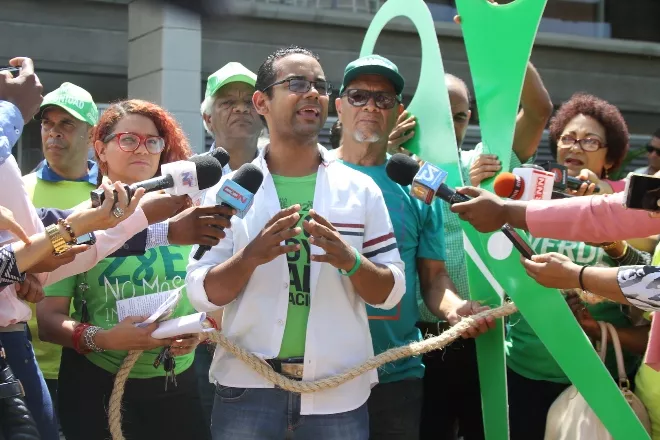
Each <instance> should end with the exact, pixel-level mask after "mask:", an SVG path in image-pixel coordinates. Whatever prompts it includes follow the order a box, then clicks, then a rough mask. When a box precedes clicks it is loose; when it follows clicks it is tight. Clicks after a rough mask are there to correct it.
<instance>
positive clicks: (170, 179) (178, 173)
mask: <svg viewBox="0 0 660 440" xmlns="http://www.w3.org/2000/svg"><path fill="white" fill-rule="evenodd" d="M160 171H161V174H162V175H161V176H158V177H154V178H152V179H148V180H144V181H142V182H137V183H134V184H132V185H126V186H125V188H126V192H127V193H128V196H129V198H130V197H133V194H134V193H135V191H136V190H137V189H138V188H144V189H145V192H151V191H159V190H161V189H164V190H165V191H166V192H167V193H169V194H171V195H175V196H180V195H184V194H195V193H197V192H198V191H200V190H205V189H207V188H210V187H212V186H213V185H215V184H216V183H218V182H219V181H220V178H221V177H222V166H221V165H220V162H219V161H218V160H217V159H215V158H214V157H212V156H193V157H191V158H190V159H188V160H180V161H177V162H171V163H166V164H163V165H161V167H160ZM90 198H91V200H92V206H93V207H94V208H96V207H98V206H101V204H102V203H103V201H104V200H105V192H104V191H103V189H102V188H98V189H95V190H94V191H92V192H91V193H90Z"/></svg>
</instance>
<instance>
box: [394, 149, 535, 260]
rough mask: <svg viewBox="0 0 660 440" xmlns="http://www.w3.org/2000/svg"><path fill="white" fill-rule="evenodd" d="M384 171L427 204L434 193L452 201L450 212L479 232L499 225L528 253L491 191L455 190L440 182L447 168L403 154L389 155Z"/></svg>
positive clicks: (522, 250)
mask: <svg viewBox="0 0 660 440" xmlns="http://www.w3.org/2000/svg"><path fill="white" fill-rule="evenodd" d="M386 172H387V175H388V177H389V178H390V179H392V180H393V181H395V182H396V183H398V184H399V185H402V186H408V185H411V184H412V186H411V189H410V194H411V195H412V196H413V197H415V198H417V199H419V200H422V201H424V203H426V204H430V203H431V202H432V201H433V198H434V197H440V198H441V199H442V200H444V201H446V202H447V203H449V204H451V205H452V207H451V210H452V212H455V213H457V214H459V217H460V218H461V220H464V221H468V222H470V223H471V224H472V226H474V228H475V229H476V230H477V231H479V232H493V231H496V230H497V229H500V228H501V229H502V232H503V233H504V234H505V235H506V236H507V238H509V240H511V242H512V243H513V244H514V246H516V248H517V249H518V250H519V251H521V253H523V252H524V253H526V254H529V249H528V248H526V244H525V243H524V241H523V240H522V238H521V237H520V236H519V235H518V234H517V233H516V232H515V230H514V229H513V228H511V227H510V226H509V225H508V224H507V223H508V222H507V220H508V219H507V209H506V203H505V202H504V201H503V200H502V199H500V198H499V197H497V196H495V195H494V194H492V193H491V192H489V191H486V190H484V189H480V188H472V187H467V188H461V189H460V192H456V191H455V190H454V189H452V188H449V187H448V186H447V185H445V184H444V183H443V182H444V180H445V179H446V178H447V172H445V171H443V170H441V169H440V168H438V167H436V166H434V165H432V164H430V163H428V162H426V163H424V165H422V167H421V168H420V166H419V164H418V163H417V162H416V161H415V160H414V159H412V158H410V157H408V156H406V155H404V154H395V155H394V156H392V157H391V158H390V160H389V162H388V163H387V167H386ZM468 196H471V197H475V198H474V199H470V197H468Z"/></svg>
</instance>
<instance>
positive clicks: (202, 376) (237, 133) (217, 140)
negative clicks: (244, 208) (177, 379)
mask: <svg viewBox="0 0 660 440" xmlns="http://www.w3.org/2000/svg"><path fill="white" fill-rule="evenodd" d="M256 80H257V75H255V74H254V73H253V72H251V71H250V70H249V69H247V68H246V67H245V66H243V65H242V64H241V63H236V62H231V63H227V64H225V65H224V66H223V67H222V68H220V69H219V70H217V71H216V72H215V73H213V74H212V75H211V76H209V78H208V80H207V82H206V93H205V94H204V101H203V102H202V105H201V109H200V110H201V113H202V118H203V121H204V128H205V129H206V131H207V132H208V133H209V134H210V135H211V136H213V139H214V142H213V146H212V147H211V149H214V148H216V146H217V147H222V148H224V149H225V150H227V152H228V153H229V156H230V157H229V163H228V164H227V165H225V167H224V169H223V170H222V174H223V175H227V174H229V173H231V172H232V170H237V169H238V168H240V166H241V165H243V164H245V163H248V162H252V161H253V160H254V158H255V157H257V154H258V148H257V142H258V140H259V135H260V134H261V131H262V129H263V125H262V123H261V118H259V114H258V113H257V112H256V110H255V109H254V106H253V105H252V94H253V93H254V84H255V81H256ZM213 317H214V318H216V321H218V322H220V323H221V321H222V314H218V315H217V316H213ZM212 350H213V346H211V345H207V344H200V345H199V346H198V347H197V351H196V353H195V370H196V371H197V383H198V387H199V396H200V399H201V400H202V406H203V408H204V414H205V416H206V417H207V420H208V422H209V424H210V423H211V411H212V410H213V399H214V397H215V386H214V385H213V384H211V383H210V382H209V369H210V368H211V361H212V360H213V352H212Z"/></svg>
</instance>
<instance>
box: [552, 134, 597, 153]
mask: <svg viewBox="0 0 660 440" xmlns="http://www.w3.org/2000/svg"><path fill="white" fill-rule="evenodd" d="M575 144H578V145H579V146H580V148H582V149H583V150H584V151H587V152H593V151H598V150H599V149H601V148H603V143H602V142H601V141H600V140H598V139H596V138H584V139H577V138H575V137H573V136H570V135H564V136H562V137H560V138H559V143H558V144H557V147H559V148H571V147H572V146H573V145H575Z"/></svg>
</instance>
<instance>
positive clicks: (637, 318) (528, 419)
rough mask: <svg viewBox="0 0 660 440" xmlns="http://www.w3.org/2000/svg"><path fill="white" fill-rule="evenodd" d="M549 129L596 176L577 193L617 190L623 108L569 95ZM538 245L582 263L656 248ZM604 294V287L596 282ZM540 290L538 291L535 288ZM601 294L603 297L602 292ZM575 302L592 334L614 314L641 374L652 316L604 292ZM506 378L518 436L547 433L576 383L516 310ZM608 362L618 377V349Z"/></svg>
mask: <svg viewBox="0 0 660 440" xmlns="http://www.w3.org/2000/svg"><path fill="white" fill-rule="evenodd" d="M550 137H551V141H553V142H554V143H555V145H553V147H552V152H553V155H554V156H555V157H556V159H557V162H558V163H559V164H561V165H564V166H566V167H567V168H568V172H569V175H571V176H573V177H579V178H581V179H583V180H586V179H588V180H590V181H591V182H592V183H591V184H586V183H583V184H582V186H581V187H580V188H579V189H578V190H577V191H573V190H571V192H572V194H573V195H575V196H583V195H589V194H591V193H593V192H594V188H595V185H598V186H599V187H600V192H601V193H611V192H614V190H615V189H617V188H618V186H619V185H620V184H621V182H617V181H612V180H609V179H608V174H609V173H610V172H612V171H614V170H616V169H617V168H618V167H619V166H620V165H621V163H622V161H623V158H624V157H625V155H626V153H627V151H628V129H627V127H626V123H625V121H624V119H623V116H622V115H621V113H620V112H619V110H618V109H617V108H616V107H615V106H613V105H611V104H609V103H607V102H606V101H604V100H602V99H599V98H597V97H595V96H592V95H586V94H576V95H574V96H573V97H572V98H571V99H570V100H569V101H567V102H565V103H564V104H563V105H562V106H561V107H560V108H559V110H558V111H557V113H556V114H555V116H554V117H553V118H552V120H551V121H550ZM531 244H532V247H533V248H534V250H535V251H536V252H537V253H547V252H555V253H556V254H557V255H561V256H562V258H564V259H566V260H570V261H572V262H574V263H575V264H579V265H592V266H607V267H617V266H625V265H629V264H648V263H649V262H650V255H649V254H647V253H646V252H641V251H639V250H637V249H635V248H634V247H633V246H631V245H630V244H629V243H627V242H624V241H617V242H608V243H581V242H572V241H565V240H554V239H549V238H531ZM592 291H593V292H594V293H596V294H598V293H599V292H598V290H597V289H594V290H592ZM531 293H532V294H533V292H531ZM595 298H598V299H595ZM567 299H568V302H569V306H570V307H571V309H572V310H573V312H574V314H575V316H576V319H577V320H578V323H579V324H580V325H581V327H582V328H583V330H584V331H585V333H586V334H587V336H589V337H590V338H592V339H593V340H594V341H597V340H599V338H600V327H599V325H598V323H597V321H604V322H609V323H611V324H613V325H614V326H615V328H616V329H617V332H618V334H619V337H620V340H621V344H622V348H623V350H624V360H625V364H626V372H627V373H628V377H634V375H635V372H636V370H637V368H638V367H639V364H640V362H641V356H642V355H643V354H644V351H645V349H646V343H647V340H648V332H649V324H648V322H645V321H644V320H642V319H641V313H634V312H635V311H636V309H634V308H631V307H626V306H623V305H620V304H617V303H614V302H612V301H607V300H604V299H602V298H600V297H594V296H589V295H580V296H575V295H569V296H568V297H567ZM506 342H507V343H506V346H507V367H508V374H507V378H508V380H507V383H508V391H509V420H510V429H511V439H512V440H521V439H531V438H543V436H544V432H545V421H546V414H547V412H548V410H549V408H550V405H552V403H553V402H554V400H555V399H556V398H557V397H558V396H559V394H561V392H562V391H563V390H564V389H565V388H567V387H568V386H569V385H570V380H569V379H568V377H567V376H566V375H565V374H564V372H563V371H562V369H561V368H560V367H559V365H558V364H557V362H556V361H555V360H554V359H553V358H552V356H551V355H550V353H549V352H548V350H547V349H546V348H545V346H544V345H543V342H542V341H541V340H540V339H539V338H538V336H537V335H536V333H534V331H533V330H532V328H531V326H530V325H529V324H528V323H527V321H526V320H525V318H524V317H523V316H522V315H521V314H520V313H516V314H514V315H512V316H511V317H510V318H509V320H508V331H507V336H506ZM606 366H607V367H608V368H609V370H610V372H612V374H613V376H614V377H617V368H616V365H615V358H614V356H613V353H608V356H607V359H606Z"/></svg>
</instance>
